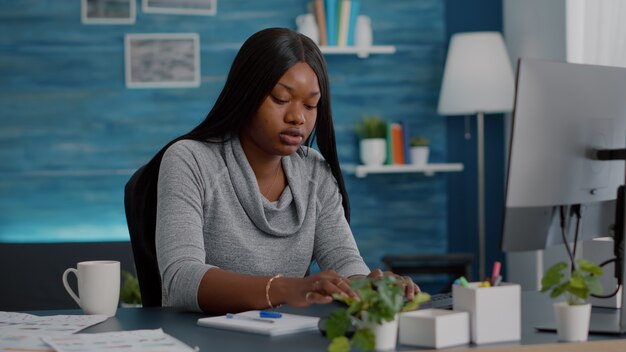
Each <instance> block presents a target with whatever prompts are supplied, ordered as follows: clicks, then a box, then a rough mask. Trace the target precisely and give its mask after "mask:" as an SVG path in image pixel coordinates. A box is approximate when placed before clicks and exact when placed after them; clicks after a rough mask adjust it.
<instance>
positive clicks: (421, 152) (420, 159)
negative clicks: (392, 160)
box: [410, 136, 430, 165]
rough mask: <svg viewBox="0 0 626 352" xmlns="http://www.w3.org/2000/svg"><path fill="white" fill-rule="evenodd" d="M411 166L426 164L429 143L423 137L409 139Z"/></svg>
mask: <svg viewBox="0 0 626 352" xmlns="http://www.w3.org/2000/svg"><path fill="white" fill-rule="evenodd" d="M410 145H411V164H413V165H426V164H428V154H429V152H430V147H429V145H430V141H429V140H428V139H427V138H426V137H423V136H417V137H413V138H411V143H410Z"/></svg>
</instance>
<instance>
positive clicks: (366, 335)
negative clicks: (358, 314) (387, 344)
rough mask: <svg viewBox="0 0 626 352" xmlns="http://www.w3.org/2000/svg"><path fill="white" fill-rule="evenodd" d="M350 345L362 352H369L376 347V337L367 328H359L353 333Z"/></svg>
mask: <svg viewBox="0 0 626 352" xmlns="http://www.w3.org/2000/svg"><path fill="white" fill-rule="evenodd" d="M352 343H353V344H354V346H356V347H357V348H359V349H361V350H363V351H371V350H373V349H374V348H375V347H376V336H374V333H373V332H372V331H371V330H370V329H368V328H360V329H357V331H356V332H355V333H354V336H353V337H352Z"/></svg>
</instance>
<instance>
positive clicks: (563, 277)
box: [541, 259, 602, 342]
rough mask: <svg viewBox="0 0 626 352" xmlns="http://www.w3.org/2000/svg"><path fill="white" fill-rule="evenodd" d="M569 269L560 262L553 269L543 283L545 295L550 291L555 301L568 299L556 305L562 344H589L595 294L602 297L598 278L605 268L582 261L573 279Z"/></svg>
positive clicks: (555, 310)
mask: <svg viewBox="0 0 626 352" xmlns="http://www.w3.org/2000/svg"><path fill="white" fill-rule="evenodd" d="M568 269H569V265H568V264H567V263H565V262H559V263H556V264H554V265H553V266H551V267H550V268H549V269H548V270H547V271H546V273H545V275H544V276H543V278H542V280H541V292H547V291H550V297H551V298H557V297H559V296H561V295H565V301H563V302H556V303H554V314H555V318H556V328H557V334H558V336H559V340H561V341H571V342H574V341H587V336H588V334H589V319H590V317H591V304H590V303H589V302H588V300H589V296H590V295H591V294H600V293H602V285H601V284H600V281H599V280H598V277H599V276H601V275H602V268H600V267H599V266H598V265H596V264H595V263H593V262H591V261H589V260H585V259H578V260H577V261H576V264H575V266H574V270H571V272H570V273H569V275H567V272H569V271H570V270H568Z"/></svg>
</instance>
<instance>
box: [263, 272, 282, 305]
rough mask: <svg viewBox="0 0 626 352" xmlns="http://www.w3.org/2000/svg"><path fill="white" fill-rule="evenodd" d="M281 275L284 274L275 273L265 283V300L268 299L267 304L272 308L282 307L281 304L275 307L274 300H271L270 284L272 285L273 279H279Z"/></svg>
mask: <svg viewBox="0 0 626 352" xmlns="http://www.w3.org/2000/svg"><path fill="white" fill-rule="evenodd" d="M279 277H283V276H282V275H281V274H278V275H274V276H272V277H271V278H270V279H269V280H267V284H265V300H266V301H267V305H268V306H269V307H270V309H274V308H278V307H280V304H279V305H277V306H276V307H274V306H273V305H272V301H271V300H270V286H272V281H274V279H278V278H279Z"/></svg>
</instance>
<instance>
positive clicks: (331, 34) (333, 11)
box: [324, 0, 338, 46]
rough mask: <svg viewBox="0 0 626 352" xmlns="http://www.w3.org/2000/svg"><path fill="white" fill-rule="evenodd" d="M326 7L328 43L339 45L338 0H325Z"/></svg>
mask: <svg viewBox="0 0 626 352" xmlns="http://www.w3.org/2000/svg"><path fill="white" fill-rule="evenodd" d="M324 5H325V6H324V7H325V8H326V35H327V37H328V45H330V46H334V45H337V32H338V28H337V6H338V5H337V0H324Z"/></svg>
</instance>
